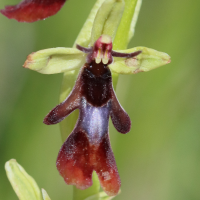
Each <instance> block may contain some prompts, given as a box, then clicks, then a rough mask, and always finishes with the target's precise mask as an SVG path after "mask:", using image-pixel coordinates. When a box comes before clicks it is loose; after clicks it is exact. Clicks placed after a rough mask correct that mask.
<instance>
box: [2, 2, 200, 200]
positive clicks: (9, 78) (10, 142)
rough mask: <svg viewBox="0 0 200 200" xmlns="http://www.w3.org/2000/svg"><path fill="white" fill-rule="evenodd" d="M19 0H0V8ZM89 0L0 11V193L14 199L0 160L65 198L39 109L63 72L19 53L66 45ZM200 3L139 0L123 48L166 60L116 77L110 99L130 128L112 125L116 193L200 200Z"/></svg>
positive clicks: (55, 130)
mask: <svg viewBox="0 0 200 200" xmlns="http://www.w3.org/2000/svg"><path fill="white" fill-rule="evenodd" d="M18 2H19V1H18V0H1V1H0V8H3V7H4V6H5V5H9V4H11V5H12V4H17V3H18ZM93 4H94V0H84V1H83V0H82V1H81V0H69V1H68V2H67V3H66V4H65V6H64V7H63V8H62V10H61V11H60V12H59V13H58V14H57V15H55V16H53V17H51V18H49V19H47V20H44V21H40V22H36V23H31V24H25V23H18V22H16V21H14V20H8V19H7V18H5V17H4V16H2V15H0V199H5V200H7V199H9V200H14V199H17V197H16V195H15V193H14V191H13V189H12V188H11V185H10V183H9V182H8V180H7V178H6V175H5V171H4V164H5V162H6V161H7V160H9V159H11V158H15V159H17V161H18V162H19V163H20V164H21V165H22V166H23V167H24V168H25V169H26V171H27V172H28V173H29V174H30V175H31V176H33V177H34V178H35V180H36V181H37V183H38V185H39V186H40V187H42V188H45V189H46V191H47V192H48V193H49V195H50V197H51V199H52V200H53V199H54V200H64V199H66V200H70V199H71V198H72V186H67V185H65V183H64V181H63V179H62V177H60V176H59V174H58V171H57V169H56V166H55V161H56V157H57V154H58V151H59V148H60V147H61V145H62V142H61V137H60V132H59V126H58V125H54V126H46V125H44V124H43V123H42V121H43V118H44V116H45V115H46V114H47V113H48V111H49V110H50V109H52V108H53V107H54V106H55V105H57V103H58V98H59V91H60V85H61V81H62V74H57V75H43V74H39V73H37V72H34V71H30V70H27V69H23V68H22V65H23V63H24V61H25V59H26V56H27V55H28V54H30V53H31V52H34V51H37V50H40V49H45V48H50V47H58V46H59V47H63V46H65V47H71V46H72V45H73V42H74V40H75V38H76V36H77V34H78V33H79V31H80V29H81V27H82V25H83V23H84V21H85V19H86V18H87V16H88V14H89V11H90V10H91V8H92V6H93ZM199 10H200V1H198V0H192V1H182V0H175V1H174V0H151V1H149V0H143V5H142V9H141V13H140V16H139V20H138V23H137V27H136V32H135V36H134V38H133V39H132V41H131V43H130V45H129V47H134V46H146V47H150V48H154V49H156V50H159V51H163V52H166V53H168V54H169V55H170V56H171V60H172V62H171V64H168V65H166V66H163V67H161V68H158V69H155V70H152V71H151V72H147V73H139V74H136V75H126V76H125V75H123V76H120V79H119V82H118V88H117V96H118V98H119V100H120V102H121V104H122V105H123V107H124V108H125V110H126V111H127V112H128V113H129V115H130V117H131V120H132V129H131V131H130V133H128V134H127V135H122V134H120V133H117V131H116V130H114V128H113V126H112V125H111V126H110V136H111V143H112V147H113V150H114V154H115V158H116V162H117V165H118V169H119V173H120V177H121V181H122V188H121V189H122V193H121V194H120V195H119V196H118V197H116V198H115V199H116V200H124V199H128V200H129V199H130V200H199V199H200V51H199V50H200V37H199V36H200V12H199Z"/></svg>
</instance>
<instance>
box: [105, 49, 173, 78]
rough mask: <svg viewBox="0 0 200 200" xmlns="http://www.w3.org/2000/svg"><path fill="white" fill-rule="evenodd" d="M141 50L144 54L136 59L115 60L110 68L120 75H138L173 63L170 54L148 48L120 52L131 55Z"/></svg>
mask: <svg viewBox="0 0 200 200" xmlns="http://www.w3.org/2000/svg"><path fill="white" fill-rule="evenodd" d="M140 50H141V51H142V53H141V54H139V55H138V56H136V57H133V58H126V59H122V58H120V59H114V62H113V63H112V64H111V65H109V68H110V69H111V71H112V72H115V73H118V74H136V73H138V72H147V71H150V70H152V69H155V68H157V67H160V66H162V65H165V64H168V63H170V62H171V60H170V56H169V55H168V54H166V53H163V52H160V51H156V50H154V49H150V48H147V47H135V48H132V49H126V50H118V52H121V53H131V52H135V51H140Z"/></svg>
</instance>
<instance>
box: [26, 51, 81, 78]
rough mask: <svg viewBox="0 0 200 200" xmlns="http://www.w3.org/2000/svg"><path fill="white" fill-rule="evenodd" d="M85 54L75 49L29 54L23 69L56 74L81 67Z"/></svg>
mask: <svg viewBox="0 0 200 200" xmlns="http://www.w3.org/2000/svg"><path fill="white" fill-rule="evenodd" d="M83 60H84V61H85V54H84V53H82V52H81V51H79V50H78V49H76V48H64V47H57V48H51V49H44V50H40V51H37V52H33V53H31V54H30V55H29V56H28V57H27V60H26V61H25V63H24V65H23V67H25V68H28V69H32V70H34V71H37V72H40V73H42V74H56V73H62V72H66V71H71V70H74V69H77V68H79V67H81V65H82V62H83Z"/></svg>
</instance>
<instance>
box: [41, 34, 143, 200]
mask: <svg viewBox="0 0 200 200" xmlns="http://www.w3.org/2000/svg"><path fill="white" fill-rule="evenodd" d="M77 48H78V49H79V50H80V51H83V52H84V53H86V54H88V55H87V59H86V63H85V65H84V66H83V67H82V68H81V70H80V73H79V76H78V79H77V81H76V83H75V86H74V88H73V90H72V92H71V93H70V95H69V96H68V97H67V99H66V100H65V101H64V102H62V103H61V104H59V105H58V106H56V107H55V108H54V109H53V110H52V111H51V112H50V113H49V114H48V115H47V116H46V117H45V119H44V123H45V124H47V125H50V124H56V123H58V122H60V121H62V120H63V119H64V118H65V117H67V116H68V115H69V114H70V113H71V112H73V111H74V110H75V109H79V119H78V121H77V123H76V126H75V128H74V130H73V131H72V133H71V134H70V135H69V137H68V138H67V140H66V141H65V143H64V144H63V146H62V147H61V149H60V152H59V154H58V158H57V168H58V171H59V172H60V174H61V176H62V177H63V178H64V180H65V182H66V183H67V184H70V185H76V187H77V188H79V189H86V188H88V187H90V186H91V185H92V172H93V170H95V171H96V173H97V175H98V177H99V180H100V183H101V186H102V188H103V189H104V191H105V192H106V193H107V194H108V195H110V196H112V195H117V193H118V191H119V189H120V186H121V182H120V177H119V174H118V170H117V166H116V162H115V158H114V155H113V152H112V149H111V145H110V141H109V135H108V121H109V116H110V117H111V119H112V123H113V125H114V126H115V128H116V129H117V131H119V132H120V133H127V132H129V130H130V128H131V121H130V118H129V116H128V114H127V113H126V112H125V111H124V109H123V108H122V107H121V105H120V103H119V102H118V100H117V97H116V95H115V92H114V90H113V86H112V76H111V71H110V69H109V64H111V63H112V62H113V56H114V57H128V58H131V57H135V56H137V55H139V54H140V53H141V51H137V52H133V53H120V52H115V51H113V50H112V40H111V38H110V37H109V36H107V35H102V36H100V38H99V39H98V40H97V41H96V42H95V44H94V46H93V47H90V48H85V47H82V46H80V45H77Z"/></svg>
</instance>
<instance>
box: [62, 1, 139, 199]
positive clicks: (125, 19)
mask: <svg viewBox="0 0 200 200" xmlns="http://www.w3.org/2000/svg"><path fill="white" fill-rule="evenodd" d="M103 2H104V1H103V0H98V1H97V2H96V4H95V5H94V7H93V9H92V11H91V13H90V15H89V17H88V19H87V21H86V23H85V24H84V26H83V28H82V30H81V32H80V34H79V36H78V38H77V39H76V41H75V44H76V43H77V44H80V45H83V46H86V47H87V46H88V45H89V44H90V39H91V37H92V39H91V43H93V42H94V41H95V40H96V39H97V38H98V37H99V34H102V33H104V34H111V36H112V38H113V39H114V38H115V39H114V41H113V42H114V43H113V49H116V50H117V49H125V48H126V47H127V45H128V42H129V40H130V35H131V34H130V32H133V31H134V27H135V24H136V21H137V16H134V11H135V8H136V5H137V2H138V1H137V0H125V9H124V12H123V15H122V19H121V21H120V20H119V21H118V20H114V18H115V16H116V15H117V16H118V17H120V18H121V16H120V11H122V5H120V4H123V1H113V0H109V1H107V3H108V4H109V5H110V6H108V7H107V9H106V10H105V12H104V10H103V11H101V9H102V8H103V6H102V8H101V9H100V10H99V8H100V7H101V4H102V3H103ZM139 2H140V4H141V0H140V1H139ZM113 3H114V4H116V5H115V7H116V8H115V10H114V9H113V10H112V8H113ZM98 10H99V11H98ZM97 11H98V12H101V13H102V12H104V17H105V16H108V14H109V13H110V18H109V17H108V20H107V21H108V23H107V24H106V23H105V27H103V26H104V24H102V23H104V21H105V20H106V19H107V18H103V17H102V16H101V14H99V15H98V16H97V18H96V19H95V16H96V14H97ZM106 13H107V14H106ZM118 13H119V14H118ZM121 13H122V12H121ZM138 13H139V12H136V14H137V15H138ZM118 19H119V18H118ZM95 20H96V24H95V26H93V22H94V21H95ZM109 20H110V21H113V20H114V22H115V23H114V24H112V22H111V23H110V21H109ZM119 22H120V24H119ZM118 25H119V26H118ZM117 26H118V29H116V30H115V28H117ZM110 28H111V29H112V30H111V29H110ZM131 29H132V30H131ZM108 30H111V31H108ZM91 32H93V34H92V35H91ZM132 36H133V34H132ZM74 46H75V45H74ZM83 64H84V63H82V65H83ZM77 75H78V71H72V72H67V73H64V76H63V83H62V88H61V95H60V102H62V101H63V100H64V99H65V98H66V97H67V96H68V95H69V93H70V92H71V90H72V88H73V86H74V83H75V81H76V78H77ZM112 78H113V86H114V88H115V89H116V85H117V80H118V75H117V74H115V73H113V74H112ZM77 119H78V110H76V111H75V112H73V113H72V114H71V115H70V116H68V117H67V118H66V119H65V120H63V121H62V122H61V123H60V130H61V137H62V140H63V142H64V141H65V140H66V138H67V137H68V135H69V134H70V133H71V131H72V130H73V128H74V126H75V124H76V121H77ZM99 188H100V185H99V181H98V177H97V175H96V173H93V185H92V187H90V188H89V189H87V190H84V191H82V190H79V189H77V188H76V187H75V186H74V187H73V194H74V197H73V199H74V200H83V199H86V198H89V197H91V200H99V199H100V197H99Z"/></svg>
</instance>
